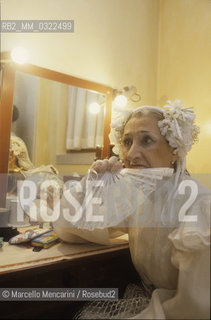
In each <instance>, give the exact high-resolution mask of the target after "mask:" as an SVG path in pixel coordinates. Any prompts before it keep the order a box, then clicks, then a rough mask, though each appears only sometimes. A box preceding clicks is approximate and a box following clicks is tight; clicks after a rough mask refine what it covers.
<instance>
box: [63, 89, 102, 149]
mask: <svg viewBox="0 0 211 320" xmlns="http://www.w3.org/2000/svg"><path fill="white" fill-rule="evenodd" d="M102 97H103V96H102V94H99V93H95V92H92V91H88V90H85V89H81V88H77V87H73V86H69V89H68V122H67V139H66V149H67V150H70V149H71V150H80V149H89V148H94V149H95V148H96V146H97V145H98V146H103V138H104V108H103V107H101V108H100V112H99V113H98V114H92V113H91V112H90V110H89V105H90V104H91V103H92V102H100V101H102Z"/></svg>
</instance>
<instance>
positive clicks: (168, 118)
mask: <svg viewBox="0 0 211 320" xmlns="http://www.w3.org/2000/svg"><path fill="white" fill-rule="evenodd" d="M143 109H154V110H158V111H159V112H161V113H162V114H163V117H164V119H163V120H159V121H158V126H159V128H160V132H161V134H162V135H163V136H164V137H165V139H166V140H167V141H168V143H169V145H170V146H171V147H172V148H174V149H175V150H174V153H175V154H178V156H179V159H180V163H181V164H182V162H183V160H184V159H185V156H186V154H187V153H188V151H190V149H191V146H192V145H193V143H194V142H196V141H197V136H198V133H199V128H198V127H197V126H196V125H195V124H194V120H195V114H194V112H193V109H191V108H188V109H186V108H184V107H183V105H182V102H181V101H180V100H176V101H174V102H171V101H170V100H168V101H167V104H166V105H165V106H164V107H163V108H162V109H161V108H158V107H152V106H143V107H140V108H137V109H120V108H119V109H117V108H115V110H114V114H113V120H112V123H111V132H110V135H109V138H110V141H111V143H113V144H114V148H113V152H114V153H116V154H119V153H120V150H121V137H122V134H123V130H124V126H125V123H126V122H127V120H128V119H129V117H130V115H132V114H133V113H136V112H138V111H139V110H143Z"/></svg>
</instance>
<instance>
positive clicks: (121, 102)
mask: <svg viewBox="0 0 211 320" xmlns="http://www.w3.org/2000/svg"><path fill="white" fill-rule="evenodd" d="M127 101H128V100H127V98H126V97H125V96H124V95H123V94H120V95H119V96H116V98H115V99H114V103H115V104H116V106H117V107H122V108H124V107H125V106H126V104H127Z"/></svg>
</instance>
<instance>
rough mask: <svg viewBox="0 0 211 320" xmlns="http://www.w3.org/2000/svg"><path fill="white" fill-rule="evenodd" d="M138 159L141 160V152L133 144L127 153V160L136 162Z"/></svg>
mask: <svg viewBox="0 0 211 320" xmlns="http://www.w3.org/2000/svg"><path fill="white" fill-rule="evenodd" d="M140 158H141V152H140V150H139V148H138V146H137V145H136V144H135V143H133V144H132V146H131V147H130V149H129V150H128V152H127V159H128V160H129V161H133V160H135V159H136V160H137V159H140Z"/></svg>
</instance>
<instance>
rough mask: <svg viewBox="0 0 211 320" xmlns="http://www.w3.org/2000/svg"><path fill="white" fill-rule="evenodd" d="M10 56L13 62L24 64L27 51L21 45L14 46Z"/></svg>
mask: <svg viewBox="0 0 211 320" xmlns="http://www.w3.org/2000/svg"><path fill="white" fill-rule="evenodd" d="M11 58H12V60H13V61H14V62H16V63H19V64H24V63H26V62H27V61H28V59H29V54H28V51H27V50H26V49H25V48H23V47H16V48H14V49H13V50H12V52H11Z"/></svg>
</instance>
